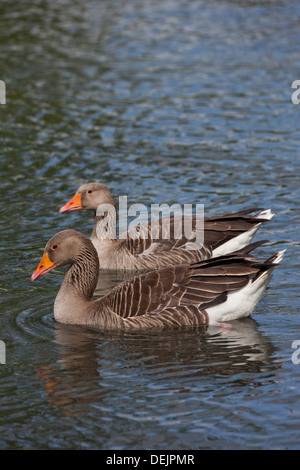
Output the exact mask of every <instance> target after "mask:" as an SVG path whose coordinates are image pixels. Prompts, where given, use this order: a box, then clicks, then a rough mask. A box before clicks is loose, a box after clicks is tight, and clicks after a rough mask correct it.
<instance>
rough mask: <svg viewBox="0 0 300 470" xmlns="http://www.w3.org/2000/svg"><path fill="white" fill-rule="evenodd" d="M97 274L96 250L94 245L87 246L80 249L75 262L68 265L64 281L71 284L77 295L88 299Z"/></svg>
mask: <svg viewBox="0 0 300 470" xmlns="http://www.w3.org/2000/svg"><path fill="white" fill-rule="evenodd" d="M98 274H99V261H98V255H97V252H96V250H95V248H94V246H88V247H85V248H84V249H83V250H82V251H81V253H80V255H79V256H78V258H77V260H76V262H75V263H74V264H72V265H71V266H70V268H69V269H68V271H67V272H66V275H65V280H64V282H66V283H67V284H68V285H71V286H72V287H73V289H75V291H76V292H77V294H78V295H79V296H81V297H83V298H84V299H86V300H90V299H91V298H92V296H93V293H94V291H95V289H96V285H97V280H98Z"/></svg>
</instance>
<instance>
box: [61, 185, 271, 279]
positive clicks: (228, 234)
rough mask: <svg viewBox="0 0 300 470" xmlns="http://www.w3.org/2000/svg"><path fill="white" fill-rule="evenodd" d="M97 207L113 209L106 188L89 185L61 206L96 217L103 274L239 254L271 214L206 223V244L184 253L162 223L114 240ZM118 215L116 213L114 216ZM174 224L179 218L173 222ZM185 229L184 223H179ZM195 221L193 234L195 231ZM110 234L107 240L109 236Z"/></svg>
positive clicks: (182, 242) (246, 213) (111, 225)
mask: <svg viewBox="0 0 300 470" xmlns="http://www.w3.org/2000/svg"><path fill="white" fill-rule="evenodd" d="M101 205H110V206H111V207H113V208H114V209H115V210H116V202H115V200H114V198H113V196H112V194H111V191H110V190H109V188H108V187H107V186H105V185H104V184H101V183H87V184H84V185H82V186H80V188H78V190H77V191H76V194H75V195H74V197H73V198H72V199H71V200H70V201H69V202H67V203H66V204H65V205H64V206H62V207H61V208H60V210H59V212H60V213H64V212H73V211H77V210H82V209H86V210H91V211H93V212H94V229H93V232H92V235H91V240H92V242H93V244H94V246H95V248H96V250H97V253H98V256H99V260H100V267H101V269H107V270H108V269H110V270H124V271H126V270H137V271H139V270H150V269H156V268H161V267H164V266H170V265H177V264H180V263H192V262H196V261H201V260H205V259H208V258H211V257H216V256H220V255H224V254H227V253H231V252H233V251H236V250H239V249H241V248H243V247H244V246H247V245H248V244H249V243H251V241H252V239H253V237H254V235H255V233H256V232H257V230H258V228H259V227H260V225H261V224H262V223H263V222H266V221H268V220H271V218H272V217H273V215H274V214H272V212H271V211H270V210H269V209H268V210H261V209H256V208H251V209H247V210H243V211H240V212H236V213H233V214H227V215H222V216H213V217H205V218H204V224H203V228H204V241H203V244H202V245H201V246H200V247H198V249H187V242H188V240H187V239H185V238H184V237H181V238H179V237H176V236H173V237H168V238H166V237H165V234H164V233H163V230H164V228H163V223H162V219H160V220H159V221H158V222H154V223H152V224H151V223H148V224H147V223H146V224H143V226H142V228H143V229H142V230H140V231H139V233H137V232H136V231H134V234H133V235H134V236H132V235H131V234H132V232H127V233H126V234H125V236H124V234H122V236H121V237H120V238H116V237H115V235H114V232H115V225H116V220H115V218H114V220H113V218H110V217H107V219H108V220H107V225H106V226H105V230H104V229H103V217H101V216H98V215H97V209H98V207H99V206H101ZM115 213H116V212H115ZM177 220H178V219H177ZM175 225H176V218H175V217H171V218H170V228H169V230H170V233H171V234H172V233H173V234H174V233H175V230H176V229H175ZM182 225H183V224H182ZM195 226H196V218H195V217H193V220H192V229H193V230H195ZM109 234H111V236H109Z"/></svg>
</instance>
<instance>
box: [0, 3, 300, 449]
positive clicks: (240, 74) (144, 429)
mask: <svg viewBox="0 0 300 470" xmlns="http://www.w3.org/2000/svg"><path fill="white" fill-rule="evenodd" d="M0 17H1V18H2V21H3V25H4V26H3V27H1V29H0V44H1V46H0V63H1V68H0V80H3V81H4V82H5V83H6V95H7V96H6V104H5V105H0V118H1V128H0V139H1V156H0V174H1V185H0V195H1V219H0V224H1V244H0V256H1V267H2V269H1V272H0V283H1V284H0V289H1V322H0V340H2V341H4V342H5V346H6V363H5V364H0V400H1V402H0V403H1V412H0V447H1V448H2V449H161V450H167V449H183V450H186V449H299V447H300V445H299V442H300V406H299V403H300V393H299V390H300V377H299V371H300V365H299V364H297V362H298V361H297V358H298V356H297V349H294V348H293V342H294V341H297V340H300V316H299V307H300V299H299V266H300V256H299V229H300V216H299V208H298V202H299V196H300V192H299V182H300V153H299V151H300V133H299V116H300V105H295V104H293V103H292V101H291V96H292V93H293V91H295V90H293V89H292V88H291V85H292V82H293V81H294V80H297V79H300V77H299V67H298V65H299V52H300V51H299V48H300V46H299V20H300V7H299V5H298V2H296V1H295V0H292V1H289V2H288V1H287V0H282V1H279V0H278V1H276V0H274V1H271V0H269V1H261V2H254V1H243V2H234V1H229V0H228V1H225V0H224V1H212V2H211V1H210V2H205V1H204V0H199V1H198V0H195V1H193V2H191V1H185V0H182V1H180V2H177V1H175V0H166V1H164V2H158V1H154V0H150V1H146V0H134V1H131V2H128V1H124V0H114V1H109V0H106V1H105V0H102V1H101V2H99V1H96V0H87V1H85V2H80V1H79V0H75V1H73V2H71V1H70V0H57V1H55V2H47V1H42V0H31V1H26V0H25V1H24V2H16V3H14V4H13V5H12V4H11V2H9V1H7V0H3V1H1V3H0ZM89 181H100V182H102V183H105V184H107V185H108V186H109V187H110V188H111V190H112V192H113V194H114V195H115V196H116V197H117V196H118V195H127V197H128V203H129V204H131V203H134V202H139V203H145V204H150V203H153V202H160V203H161V202H167V203H173V202H177V203H180V204H183V203H188V202H189V203H194V204H195V203H197V202H198V203H203V204H204V208H205V214H206V215H213V214H218V213H225V212H231V211H235V210H241V209H243V208H244V207H249V206H258V207H263V208H271V209H272V211H273V212H274V213H275V214H276V216H275V217H274V219H273V220H272V221H271V222H269V223H268V224H265V225H264V226H263V227H262V228H261V229H260V232H259V234H258V235H257V237H256V239H259V237H261V238H262V239H267V240H268V243H266V245H265V246H263V247H261V248H259V249H258V250H257V254H258V256H259V257H261V258H262V259H264V258H267V257H268V256H270V255H271V254H273V253H274V252H276V251H278V250H281V249H285V248H287V251H286V254H285V256H284V259H283V261H282V263H281V264H280V266H278V268H277V269H276V270H275V271H274V275H273V279H272V281H271V283H270V285H269V287H268V289H267V291H266V294H265V295H264V297H263V298H262V300H261V301H260V303H259V304H258V305H257V307H256V309H255V311H254V312H253V314H252V316H251V318H249V319H246V320H245V321H240V322H234V323H230V324H228V325H227V326H226V325H225V326H224V325H223V326H220V327H214V328H212V327H210V328H209V329H208V330H194V329H189V330H186V329H185V330H177V331H172V332H166V333H164V334H163V335H161V334H158V333H150V334H149V333H147V334H141V333H131V334H130V333H126V334H109V333H103V332H98V331H95V330H92V329H85V328H82V327H80V328H79V327H68V326H65V325H60V324H57V323H55V322H54V318H53V302H54V299H55V295H56V292H57V290H58V288H59V285H60V283H61V282H62V279H63V271H62V270H61V271H60V270H55V271H53V272H52V273H51V274H49V275H48V276H46V277H45V278H43V279H41V280H39V281H37V282H35V283H31V282H30V275H31V273H32V272H33V270H34V269H35V268H36V265H37V263H38V261H39V259H40V257H41V254H42V252H43V248H44V246H45V244H46V242H47V240H48V239H49V238H50V237H51V236H52V235H54V234H55V233H56V232H58V231H59V230H62V229H65V228H75V229H77V230H79V231H81V232H83V233H85V234H87V235H89V234H90V233H91V230H92V220H91V214H89V213H84V212H79V213H72V214H65V215H63V214H58V209H59V207H60V206H61V205H62V204H64V203H65V202H66V201H67V200H68V199H70V197H71V196H73V194H74V192H75V190H76V189H77V187H78V186H79V185H80V184H83V183H85V182H89ZM109 281H110V280H108V279H104V280H103V283H104V284H105V287H107V286H108V282H109ZM293 353H295V354H294V356H293ZM293 357H294V362H293V360H292V358H293ZM299 358H300V354H299ZM295 359H296V360H295Z"/></svg>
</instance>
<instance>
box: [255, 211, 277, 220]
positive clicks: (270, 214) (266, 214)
mask: <svg viewBox="0 0 300 470" xmlns="http://www.w3.org/2000/svg"><path fill="white" fill-rule="evenodd" d="M274 215H275V214H273V212H272V211H271V209H266V210H264V211H262V212H260V213H259V214H257V216H256V217H257V219H265V220H271V219H272V218H273V217H274Z"/></svg>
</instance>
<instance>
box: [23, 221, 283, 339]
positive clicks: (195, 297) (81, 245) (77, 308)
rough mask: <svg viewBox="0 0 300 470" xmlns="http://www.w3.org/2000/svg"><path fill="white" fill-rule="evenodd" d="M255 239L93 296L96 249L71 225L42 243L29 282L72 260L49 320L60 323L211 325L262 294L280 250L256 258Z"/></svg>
mask: <svg viewBox="0 0 300 470" xmlns="http://www.w3.org/2000/svg"><path fill="white" fill-rule="evenodd" d="M261 243H262V242H257V243H253V244H252V245H250V246H248V247H246V248H244V249H242V250H239V251H237V252H235V253H231V254H228V255H224V256H220V257H216V258H211V259H208V260H204V261H200V262H197V263H194V264H188V263H183V264H178V265H173V266H168V267H166V268H162V269H158V270H155V271H150V272H147V273H144V274H141V275H139V276H136V277H133V278H132V279H129V280H127V281H124V282H122V283H120V284H119V285H117V286H116V287H115V288H114V289H113V290H112V291H111V292H110V293H109V294H107V295H105V296H103V297H102V298H99V299H93V298H92V297H93V293H94V290H95V287H96V284H97V281H98V275H99V259H98V255H97V251H96V249H95V247H94V245H93V243H92V242H91V240H90V239H89V238H88V237H86V236H85V235H83V234H81V233H79V232H77V231H75V230H70V229H69V230H63V231H62V232H59V233H58V234H56V235H54V237H52V238H51V239H50V240H49V241H48V243H47V244H46V247H45V251H44V255H43V257H42V260H41V261H40V263H39V265H38V267H37V269H36V270H35V272H34V273H33V274H32V276H31V280H32V281H34V280H36V279H37V278H39V277H41V276H43V275H45V274H46V273H48V272H49V271H51V270H52V269H54V268H56V267H59V266H65V265H70V267H69V269H68V270H67V272H66V274H65V277H64V281H63V283H62V285H61V287H60V289H59V292H58V294H57V297H56V299H55V303H54V318H55V320H57V321H58V322H61V323H69V324H78V325H86V326H91V327H97V328H101V329H103V330H142V329H143V330H145V329H146V330H148V329H152V328H171V327H179V326H184V325H211V324H216V323H218V322H224V321H228V320H235V319H239V318H242V317H245V316H248V315H250V314H251V312H252V311H253V309H254V308H255V306H256V304H257V302H258V301H259V299H260V298H261V296H262V295H263V293H264V291H265V289H266V287H267V285H268V282H269V280H270V276H271V272H272V271H273V269H274V268H275V267H276V266H277V265H278V263H279V262H280V261H281V259H282V256H283V253H284V252H283V251H280V252H278V253H276V254H274V255H273V256H271V257H270V258H269V259H267V260H266V261H264V262H259V261H257V259H256V258H254V257H253V256H252V255H250V252H251V251H252V250H253V249H254V248H255V247H257V246H259V245H260V244H261ZM100 274H101V273H100ZM100 280H101V275H100Z"/></svg>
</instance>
